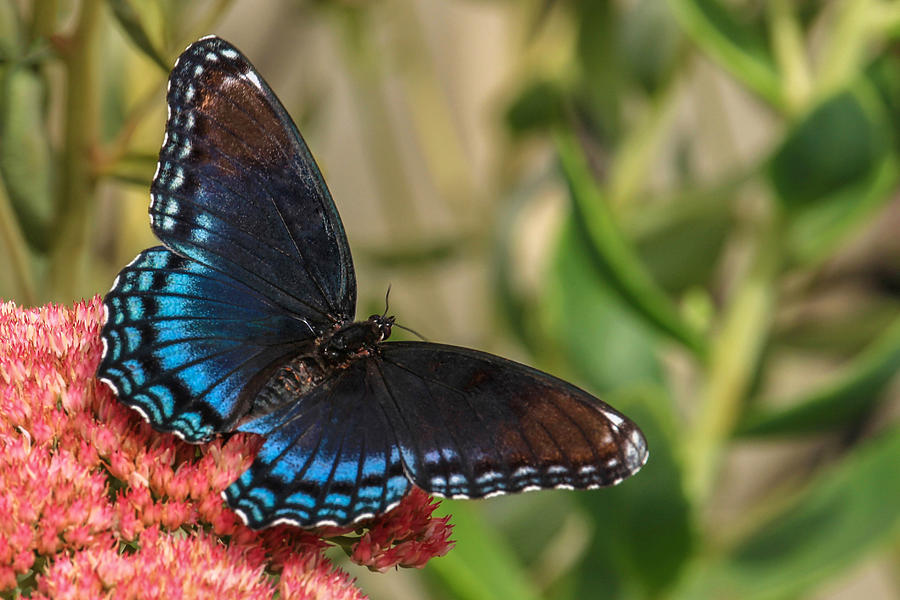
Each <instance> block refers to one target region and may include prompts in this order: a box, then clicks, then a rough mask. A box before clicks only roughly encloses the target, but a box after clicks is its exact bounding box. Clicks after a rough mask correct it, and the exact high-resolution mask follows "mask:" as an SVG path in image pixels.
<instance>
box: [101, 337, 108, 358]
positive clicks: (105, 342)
mask: <svg viewBox="0 0 900 600" xmlns="http://www.w3.org/2000/svg"><path fill="white" fill-rule="evenodd" d="M100 343H102V344H103V352H102V353H101V354H100V362H103V361H104V360H106V353H107V352H108V351H109V342H107V341H106V338H105V337H103V336H100Z"/></svg>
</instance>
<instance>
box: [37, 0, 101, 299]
mask: <svg viewBox="0 0 900 600" xmlns="http://www.w3.org/2000/svg"><path fill="white" fill-rule="evenodd" d="M101 8H102V2H101V0H84V2H82V4H81V12H80V14H79V16H78V23H77V26H76V28H75V32H74V33H73V35H72V37H71V38H70V40H69V41H68V45H67V46H66V49H65V53H64V57H63V58H64V63H65V67H66V106H65V141H64V148H63V152H62V156H61V164H60V181H59V189H58V191H57V210H56V215H57V217H56V218H57V221H56V227H55V231H56V232H57V237H56V239H55V240H54V246H53V249H52V253H51V263H50V281H51V285H52V288H51V290H50V293H51V295H52V296H53V297H54V299H57V300H61V301H69V300H71V299H72V297H74V296H75V295H76V288H77V287H78V283H79V282H80V281H81V280H82V278H83V266H84V258H85V253H86V247H87V227H88V224H89V223H90V222H91V221H92V218H91V217H92V215H93V212H94V210H93V208H94V203H93V193H94V187H95V178H94V176H93V173H92V168H91V153H92V142H93V141H94V140H93V136H94V134H95V132H96V131H97V121H98V98H97V90H98V88H99V77H98V68H97V64H96V61H95V57H96V48H97V40H98V32H99V25H100V15H101Z"/></svg>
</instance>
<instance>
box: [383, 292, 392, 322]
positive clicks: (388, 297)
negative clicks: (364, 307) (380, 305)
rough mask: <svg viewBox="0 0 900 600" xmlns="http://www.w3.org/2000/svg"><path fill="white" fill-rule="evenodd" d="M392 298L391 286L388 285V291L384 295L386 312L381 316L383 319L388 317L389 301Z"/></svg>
mask: <svg viewBox="0 0 900 600" xmlns="http://www.w3.org/2000/svg"><path fill="white" fill-rule="evenodd" d="M390 297H391V284H388V289H387V291H386V292H385V293H384V312H383V313H382V314H381V316H382V317H386V316H387V314H388V300H389V299H390Z"/></svg>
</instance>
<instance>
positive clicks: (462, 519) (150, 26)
mask: <svg viewBox="0 0 900 600" xmlns="http://www.w3.org/2000/svg"><path fill="white" fill-rule="evenodd" d="M209 33H215V34H217V35H220V36H221V37H224V38H226V39H228V40H229V41H231V42H232V43H234V44H235V45H236V46H238V47H239V48H240V49H241V50H242V51H243V52H244V54H246V55H247V57H248V58H250V60H251V61H253V63H254V64H255V65H256V67H257V68H258V70H259V72H260V73H262V75H263V76H264V77H265V78H266V79H267V80H268V82H269V84H270V85H271V86H272V88H273V89H274V90H275V92H276V93H277V94H278V95H279V97H280V98H281V100H282V102H283V103H284V104H285V106H286V107H287V108H288V110H289V112H290V113H291V114H292V115H293V117H294V119H295V120H296V121H297V123H298V126H299V128H300V130H301V131H302V132H303V135H304V136H305V138H306V141H307V143H308V144H309V146H310V148H311V150H312V151H313V153H314V154H315V156H316V158H317V160H318V162H319V165H320V167H321V169H322V171H323V173H324V175H325V178H326V180H327V181H328V184H329V186H330V188H331V191H332V194H333V196H334V198H335V201H336V203H337V205H338V208H339V210H340V212H341V215H342V217H343V221H344V226H345V228H346V230H347V233H348V236H349V239H350V244H351V247H352V250H353V253H354V259H355V263H356V270H357V274H358V277H359V296H360V305H359V310H358V315H360V316H362V317H365V316H366V315H368V314H370V313H373V312H381V311H382V310H383V302H384V294H385V290H386V289H387V286H388V285H389V284H391V285H392V292H391V298H390V301H391V313H392V314H395V315H397V316H398V318H399V321H400V322H401V323H402V324H404V325H406V326H409V327H412V328H414V329H416V330H418V331H420V332H421V333H422V334H423V335H424V336H426V337H427V338H428V339H431V340H435V341H441V342H447V343H453V344H460V345H465V346H472V347H476V348H479V349H482V350H486V351H490V352H494V353H498V354H503V355H505V356H509V357H511V358H514V359H517V360H520V361H523V362H527V363H529V364H532V365H535V366H537V367H539V368H542V369H544V370H547V371H549V372H552V373H554V374H556V375H558V376H561V377H564V378H567V379H570V380H572V381H574V382H575V383H577V384H578V385H580V386H582V387H585V388H586V389H588V390H591V391H593V392H594V393H596V394H598V395H600V396H602V397H603V398H604V399H605V400H606V401H608V402H609V403H611V404H612V405H614V406H616V407H617V408H619V409H621V410H623V412H625V413H626V414H628V415H629V416H630V417H632V418H633V419H634V420H635V421H636V422H637V423H638V424H639V425H640V426H641V428H642V429H643V430H644V432H645V433H646V436H647V438H648V440H649V444H650V461H649V463H648V464H647V466H646V467H645V468H644V470H643V471H641V473H639V474H638V475H637V476H635V477H634V478H632V479H630V480H628V481H626V482H625V483H623V484H622V485H620V486H619V487H617V488H614V489H611V490H601V491H596V492H579V493H571V492H568V493H567V492H542V493H538V494H526V495H523V496H517V497H504V498H497V499H493V500H488V501H480V502H450V501H447V502H444V503H443V505H442V508H441V510H442V511H444V512H449V513H452V514H453V519H452V522H454V523H455V525H456V529H455V534H454V538H455V539H456V540H457V546H456V548H455V550H453V551H451V552H450V554H449V555H448V556H446V557H444V558H440V559H435V560H433V561H432V562H431V563H429V565H428V566H427V567H426V568H425V569H424V570H422V571H399V572H391V573H387V574H371V573H368V572H367V571H365V570H363V569H361V568H359V567H356V566H355V565H351V564H346V565H345V568H347V569H348V570H350V571H351V572H352V573H353V574H354V575H355V576H357V577H359V578H360V587H361V588H362V589H363V590H364V591H365V592H367V593H368V594H370V595H371V597H372V598H373V599H376V600H378V599H400V600H404V599H417V598H433V599H438V600H442V599H447V600H450V599H467V600H468V599H473V600H474V599H489V598H510V599H512V598H516V599H517V598H524V599H529V598H554V599H557V598H558V599H569V598H572V599H574V598H591V599H593V598H629V599H630V598H635V599H642V598H677V599H680V598H742V599H743V598H814V599H820V600H824V599H839V598H858V597H866V598H869V599H873V600H874V599H880V598H886V599H887V598H896V597H898V596H900V427H898V416H900V384H898V378H897V377H896V373H897V371H898V366H900V310H898V308H900V235H898V233H900V202H898V195H897V190H898V181H900V169H898V150H900V145H898V143H900V142H898V135H900V2H888V1H884V0H881V1H876V0H856V1H852V0H850V1H842V0H833V1H828V2H823V1H813V0H809V1H803V0H801V1H790V0H768V1H765V2H764V1H759V0H730V1H726V0H668V1H657V0H620V1H617V2H612V1H600V0H597V1H587V0H583V1H576V0H557V1H552V0H546V1H545V0H528V1H521V2H513V1H511V0H482V1H476V0H441V1H433V2H427V3H420V2H415V1H412V0H382V1H371V2H366V1H362V0H359V1H350V0H348V1H344V2H338V1H325V0H319V1H299V0H294V1H291V0H284V1H270V2H265V3H260V2H253V1H250V0H234V1H232V0H216V1H203V2H191V3H182V2H177V1H175V0H107V1H101V0H82V1H74V0H73V1H52V0H48V1H41V2H26V1H14V0H3V1H2V2H0V83H2V87H0V248H2V249H0V298H3V299H11V300H15V301H16V302H18V303H21V304H26V305H33V304H41V303H44V302H48V301H54V302H62V303H71V302H72V301H73V300H76V299H79V298H82V297H91V296H93V295H95V294H102V293H104V292H105V291H106V290H107V289H108V288H109V287H110V285H111V283H112V280H113V278H114V277H115V275H116V273H117V272H118V270H119V269H121V268H122V267H123V266H124V265H125V264H126V263H127V262H128V261H129V260H131V258H132V257H133V256H134V255H135V254H137V252H139V251H140V250H141V249H143V248H145V247H147V246H150V245H153V244H155V243H156V242H155V240H154V238H153V236H152V234H151V232H150V229H149V227H148V222H147V204H148V199H149V193H148V188H149V184H150V179H151V178H152V176H153V173H154V169H155V166H156V157H157V153H158V151H159V145H160V143H161V141H162V136H163V127H164V123H165V116H166V109H165V82H166V77H167V74H168V69H169V68H170V67H171V65H172V63H173V61H174V58H175V57H176V56H177V55H178V53H179V52H180V51H181V50H182V49H183V48H184V47H185V46H186V45H187V44H188V43H190V42H191V41H193V40H195V39H197V38H198V37H201V36H202V35H206V34H209ZM397 334H398V335H397V337H402V336H401V335H400V334H402V332H400V331H397ZM332 554H333V555H334V556H335V557H336V559H337V560H340V556H339V554H340V553H339V551H337V550H335V551H334V552H332Z"/></svg>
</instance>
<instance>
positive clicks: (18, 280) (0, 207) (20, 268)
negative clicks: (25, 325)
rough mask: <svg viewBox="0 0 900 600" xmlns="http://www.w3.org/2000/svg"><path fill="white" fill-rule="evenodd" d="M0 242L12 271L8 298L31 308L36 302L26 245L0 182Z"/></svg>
mask: <svg viewBox="0 0 900 600" xmlns="http://www.w3.org/2000/svg"><path fill="white" fill-rule="evenodd" d="M0 240H2V241H3V249H4V253H5V254H6V256H7V257H9V260H8V264H9V265H10V269H11V271H12V273H11V274H12V280H13V284H14V285H15V286H16V287H15V288H14V289H13V290H11V293H10V296H9V298H8V299H10V298H15V299H16V300H17V301H18V302H20V303H21V304H24V305H26V306H31V305H33V304H34V303H35V302H36V301H37V293H36V292H35V288H34V280H33V279H32V278H31V265H30V264H29V263H30V261H29V256H28V244H27V243H26V241H25V236H24V235H22V230H21V229H20V228H19V225H18V221H17V220H16V215H15V211H13V208H12V205H11V204H10V202H9V197H8V196H7V195H6V186H4V185H3V184H2V182H0Z"/></svg>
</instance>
